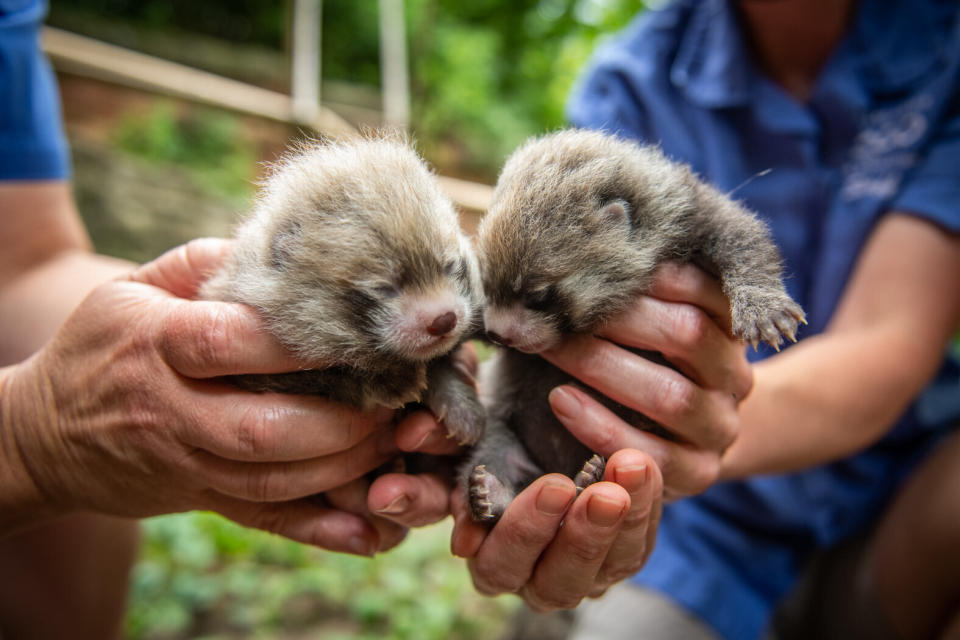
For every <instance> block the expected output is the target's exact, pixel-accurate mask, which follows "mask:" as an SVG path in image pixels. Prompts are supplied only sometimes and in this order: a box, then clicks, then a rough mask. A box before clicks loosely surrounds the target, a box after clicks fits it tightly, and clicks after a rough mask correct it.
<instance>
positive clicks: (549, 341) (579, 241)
mask: <svg viewBox="0 0 960 640" xmlns="http://www.w3.org/2000/svg"><path fill="white" fill-rule="evenodd" d="M493 200H494V201H493V204H492V205H491V209H490V212H489V213H488V215H487V216H486V218H484V220H483V222H482V224H481V227H480V232H479V243H478V254H479V259H480V266H481V273H482V278H483V288H484V292H485V295H486V304H487V306H486V309H485V311H484V322H485V325H486V329H487V332H488V336H490V337H491V339H493V340H494V341H496V342H499V343H501V344H503V345H505V346H511V347H514V349H516V350H514V349H506V350H501V351H500V352H499V353H498V354H497V355H496V356H495V359H494V360H493V361H492V362H491V363H490V367H489V369H488V370H487V371H486V372H485V377H484V380H483V382H482V385H481V388H482V389H483V390H484V392H485V393H486V394H488V402H487V405H488V406H487V410H488V414H489V415H488V423H487V433H486V435H485V436H484V439H483V440H482V441H481V442H480V443H479V445H478V446H477V447H476V448H475V449H474V451H473V452H472V454H471V459H470V461H469V463H468V464H467V466H466V467H465V468H464V472H463V477H462V481H463V482H464V483H465V484H466V485H467V486H468V487H469V492H470V502H471V507H472V511H473V515H474V518H475V519H477V520H491V521H492V520H495V519H497V518H499V516H500V515H501V514H502V513H503V510H504V509H505V508H506V505H507V504H508V503H509V502H510V500H512V499H513V497H514V495H515V494H516V493H517V492H518V491H519V490H520V489H522V488H523V487H525V486H526V485H527V484H529V483H530V482H531V481H532V480H533V479H534V478H536V477H537V476H539V475H541V474H543V473H545V472H553V471H557V472H561V473H565V474H567V475H569V476H571V477H574V478H575V479H576V481H577V484H578V486H579V487H580V488H581V489H582V488H583V487H585V486H586V485H587V484H589V483H591V482H594V481H596V480H598V479H599V478H600V477H602V474H603V459H602V458H600V457H599V456H593V457H591V452H590V451H589V450H588V449H587V448H586V447H584V446H583V445H582V444H580V443H579V442H578V441H577V440H576V439H575V438H573V436H572V435H570V433H569V432H568V431H567V430H566V429H564V427H563V426H562V425H561V424H560V423H559V422H558V421H557V419H556V418H555V417H554V416H553V413H552V412H551V411H550V408H549V406H548V404H547V395H548V393H549V391H550V390H551V389H552V388H553V387H555V386H557V385H558V384H563V383H567V382H572V381H573V380H572V378H570V376H568V375H567V374H565V373H563V372H562V371H560V370H559V369H556V368H555V367H553V366H551V365H550V364H548V363H547V362H546V361H545V360H543V359H541V358H540V357H539V356H537V355H531V354H536V353H539V352H541V351H543V350H545V349H548V348H549V347H551V346H553V345H554V344H556V343H557V341H558V340H559V339H560V338H561V337H562V336H563V335H564V334H568V333H577V332H590V331H591V330H592V329H593V328H594V327H596V326H597V325H598V324H599V323H601V322H603V321H604V320H606V319H608V318H610V317H611V316H613V315H615V314H617V313H619V312H621V311H623V310H625V309H626V308H627V306H628V305H629V304H630V302H631V301H632V300H634V299H635V298H636V296H637V295H638V294H641V293H643V292H644V291H646V290H648V289H649V287H650V285H651V283H652V277H653V274H654V272H655V270H656V268H657V266H658V265H660V264H661V263H663V262H664V261H667V260H676V261H686V262H693V263H696V264H698V265H701V266H703V267H704V268H706V269H707V270H709V271H710V272H711V273H713V274H715V275H716V276H717V277H718V278H719V280H720V282H721V284H722V287H723V292H724V293H725V294H726V296H727V298H728V299H729V301H730V311H731V322H732V327H733V333H734V334H735V335H736V336H737V337H739V338H742V339H744V340H746V341H747V342H750V343H752V344H754V346H756V344H757V343H758V342H759V341H761V340H762V341H765V342H767V343H769V344H771V345H774V346H778V345H779V344H780V342H781V335H782V336H785V337H787V338H789V339H791V340H793V339H794V334H795V332H796V330H797V323H798V322H803V321H804V315H803V311H802V310H801V309H800V307H799V306H798V305H797V304H796V303H795V302H793V300H791V299H790V297H789V296H788V295H787V293H786V291H785V290H784V287H783V283H782V281H781V266H780V256H779V253H778V251H777V249H776V247H775V246H774V244H773V242H772V241H771V239H770V235H769V232H768V231H767V229H766V227H765V226H764V225H763V223H761V222H760V221H759V220H757V218H756V217H754V215H753V214H751V213H750V212H748V211H747V210H745V209H744V208H743V207H742V206H740V205H738V204H737V203H735V202H733V201H732V200H730V199H729V198H727V197H725V196H723V195H722V194H720V193H719V192H717V191H716V190H715V189H713V188H712V187H710V186H708V185H706V184H705V183H703V182H701V181H700V180H699V179H698V178H697V177H696V176H695V175H694V174H693V173H692V172H691V171H690V169H689V168H688V167H686V166H684V165H679V164H675V163H672V162H670V161H668V160H667V159H666V158H665V157H664V156H663V155H662V153H660V151H659V150H657V149H655V148H652V147H644V146H640V145H638V144H635V143H631V142H626V141H623V140H619V139H617V138H614V137H612V136H609V135H605V134H602V133H597V132H588V131H576V130H571V131H563V132H559V133H555V134H552V135H548V136H545V137H542V138H539V139H534V140H531V141H529V142H527V143H526V144H525V145H524V146H522V147H521V148H520V149H518V150H517V151H516V152H515V153H514V154H513V155H512V156H511V157H510V158H509V160H508V161H507V163H506V165H505V166H504V168H503V171H502V173H501V175H500V179H499V181H498V183H497V187H496V190H495V192H494V197H493ZM643 355H646V356H650V357H653V358H655V359H658V360H659V362H661V363H665V361H664V360H663V359H662V358H660V357H659V355H658V354H650V353H645V354H643ZM597 395H599V394H597ZM601 399H602V401H604V402H605V404H607V406H609V407H611V409H613V410H614V411H616V412H617V413H618V414H619V415H620V416H621V417H623V418H624V419H625V420H627V421H628V422H630V423H632V424H634V425H637V426H640V427H643V428H647V429H661V433H662V432H663V431H662V428H659V427H657V425H655V424H654V423H653V422H652V421H651V420H649V419H648V418H646V417H644V416H642V415H640V414H638V413H636V412H634V411H631V410H629V409H627V408H625V407H623V406H621V405H618V404H616V403H613V402H612V401H610V400H608V399H606V398H601ZM588 459H589V460H588ZM587 460H588V462H587V463H586V465H585V464H584V461H587Z"/></svg>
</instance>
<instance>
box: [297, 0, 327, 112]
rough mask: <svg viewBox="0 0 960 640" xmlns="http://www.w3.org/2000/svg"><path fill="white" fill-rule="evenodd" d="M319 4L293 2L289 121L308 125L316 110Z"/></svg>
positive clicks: (317, 0)
mask: <svg viewBox="0 0 960 640" xmlns="http://www.w3.org/2000/svg"><path fill="white" fill-rule="evenodd" d="M321 5H322V2H321V0H294V1H293V64H292V67H293V68H292V70H291V73H292V78H291V83H290V84H291V93H292V97H293V117H294V118H295V119H296V120H297V121H299V122H302V123H312V122H313V121H314V120H315V119H316V117H317V110H318V109H319V108H320V20H321V12H322V6H321Z"/></svg>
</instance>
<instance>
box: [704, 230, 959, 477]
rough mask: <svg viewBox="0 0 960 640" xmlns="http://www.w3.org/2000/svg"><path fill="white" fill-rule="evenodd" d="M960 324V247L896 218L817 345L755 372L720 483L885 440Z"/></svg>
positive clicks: (870, 249) (880, 233)
mask: <svg viewBox="0 0 960 640" xmlns="http://www.w3.org/2000/svg"><path fill="white" fill-rule="evenodd" d="M958 324H960V237H958V236H956V235H955V234H950V233H947V232H944V231H943V230H941V229H939V228H937V227H935V226H934V225H932V224H930V223H928V222H925V221H924V220H922V219H919V218H915V217H911V216H905V215H897V214H891V215H888V216H887V217H886V218H885V219H884V220H883V221H882V222H881V223H880V224H879V225H878V227H877V230H876V231H875V232H874V234H873V236H872V237H871V238H870V241H869V242H868V244H867V246H866V247H865V248H864V251H863V253H862V255H861V259H860V262H859V263H858V265H857V268H856V269H855V271H854V274H853V276H852V278H851V280H850V284H849V285H848V287H847V290H846V292H845V294H844V297H843V299H842V301H841V303H840V305H839V306H838V308H837V311H836V313H835V314H834V317H833V319H832V320H831V322H830V324H829V325H828V326H827V328H826V331H825V332H824V333H823V334H821V335H818V336H813V337H811V338H809V339H806V340H803V341H801V343H800V344H798V345H796V346H795V347H792V348H791V349H788V350H787V351H785V352H784V353H782V354H779V355H777V356H775V357H773V358H771V359H769V360H768V361H765V362H763V363H761V364H759V365H757V366H756V367H755V374H756V384H755V386H754V389H753V392H752V394H751V395H750V396H749V397H748V398H747V399H746V401H745V402H744V403H743V404H742V405H741V409H740V416H741V431H740V437H739V438H738V439H737V441H736V442H735V443H734V444H733V446H731V447H730V449H729V450H728V451H727V452H726V455H725V456H724V459H723V468H722V472H721V475H722V477H725V478H735V477H741V476H744V475H749V474H751V473H765V472H779V471H792V470H797V469H801V468H804V467H808V466H811V465H813V464H818V463H823V462H828V461H831V460H836V459H839V458H842V457H844V456H846V455H849V454H851V453H854V452H856V451H858V450H861V449H863V448H864V447H867V446H869V445H870V444H872V443H874V442H876V441H877V440H879V439H880V438H881V437H882V436H883V434H885V433H886V432H887V431H888V430H889V429H890V427H891V426H892V425H893V424H894V423H895V422H896V420H897V419H898V418H899V416H900V415H901V414H902V412H903V411H904V409H905V408H906V407H907V406H908V405H909V404H910V402H911V401H912V400H913V399H914V398H915V396H916V394H917V393H918V392H919V391H920V390H921V389H922V388H923V386H924V385H925V384H926V383H927V382H928V381H929V380H930V379H931V378H932V377H933V376H934V375H935V373H936V371H937V369H938V368H939V366H940V363H941V361H942V359H943V353H944V349H945V348H946V345H947V343H948V342H949V340H950V339H951V338H952V336H953V335H955V332H956V330H957V326H958Z"/></svg>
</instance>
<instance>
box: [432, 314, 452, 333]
mask: <svg viewBox="0 0 960 640" xmlns="http://www.w3.org/2000/svg"><path fill="white" fill-rule="evenodd" d="M456 326H457V314H455V313H454V312H453V311H447V312H446V313H444V314H442V315H439V316H437V317H436V318H434V319H433V322H431V323H430V326H429V327H427V333H429V334H430V335H432V336H442V335H445V334H448V333H450V332H451V331H453V328H454V327H456Z"/></svg>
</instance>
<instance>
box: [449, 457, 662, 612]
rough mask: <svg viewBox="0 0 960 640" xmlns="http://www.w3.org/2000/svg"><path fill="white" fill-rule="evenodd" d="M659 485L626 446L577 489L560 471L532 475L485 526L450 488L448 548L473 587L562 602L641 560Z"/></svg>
mask: <svg viewBox="0 0 960 640" xmlns="http://www.w3.org/2000/svg"><path fill="white" fill-rule="evenodd" d="M662 490H663V484H662V478H661V476H660V470H659V469H658V468H657V465H656V464H655V463H654V462H653V460H652V459H651V458H650V457H649V456H647V455H646V454H644V453H642V452H640V451H636V450H631V449H626V450H623V451H618V452H617V453H615V454H613V455H612V456H611V457H610V459H609V460H608V461H607V467H606V470H605V472H604V482H598V483H596V484H592V485H590V486H589V487H587V488H586V489H585V490H584V491H583V493H581V494H580V495H579V496H576V488H575V487H574V484H573V481H572V480H571V479H570V478H568V477H566V476H564V475H560V474H549V475H546V476H542V477H541V478H538V479H537V480H536V481H535V482H534V483H533V484H531V485H530V486H529V487H527V488H526V489H524V490H523V491H522V492H521V493H520V494H519V495H518V496H517V497H516V498H514V500H513V502H511V503H510V506H508V507H507V510H506V511H505V512H504V514H503V517H501V519H500V520H499V521H498V522H497V524H496V525H495V526H494V527H493V529H489V528H488V527H486V526H484V525H481V524H478V523H476V522H474V521H473V520H472V519H471V518H470V513H469V508H468V506H467V502H466V496H464V495H463V492H462V491H457V492H454V494H453V497H452V500H451V502H452V507H453V515H454V519H455V525H454V531H453V538H452V541H451V549H452V551H453V553H454V554H455V555H458V556H462V557H465V558H468V559H469V560H468V562H467V564H468V566H469V568H470V573H471V575H472V576H473V582H474V585H475V586H476V588H477V590H478V591H480V592H481V593H484V594H487V595H495V594H499V593H506V592H512V593H517V594H518V595H520V596H521V597H522V598H523V599H524V601H526V603H527V605H528V606H529V607H530V608H532V609H533V610H534V611H538V612H547V611H552V610H556V609H569V608H572V607H575V606H577V604H579V603H580V601H581V600H582V599H583V598H584V597H597V596H600V595H602V594H603V593H604V591H606V590H607V588H609V587H610V586H611V585H613V584H615V583H616V582H619V581H620V580H623V579H624V578H626V577H628V576H630V575H632V574H634V573H636V572H637V571H638V570H639V569H640V568H641V567H642V566H643V564H644V563H645V562H646V560H647V557H648V556H649V554H650V552H651V551H652V550H653V545H654V541H655V538H656V533H657V525H658V523H659V520H660V509H661V494H662ZM575 497H576V499H574V498H575ZM561 523H562V525H563V526H561Z"/></svg>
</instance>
